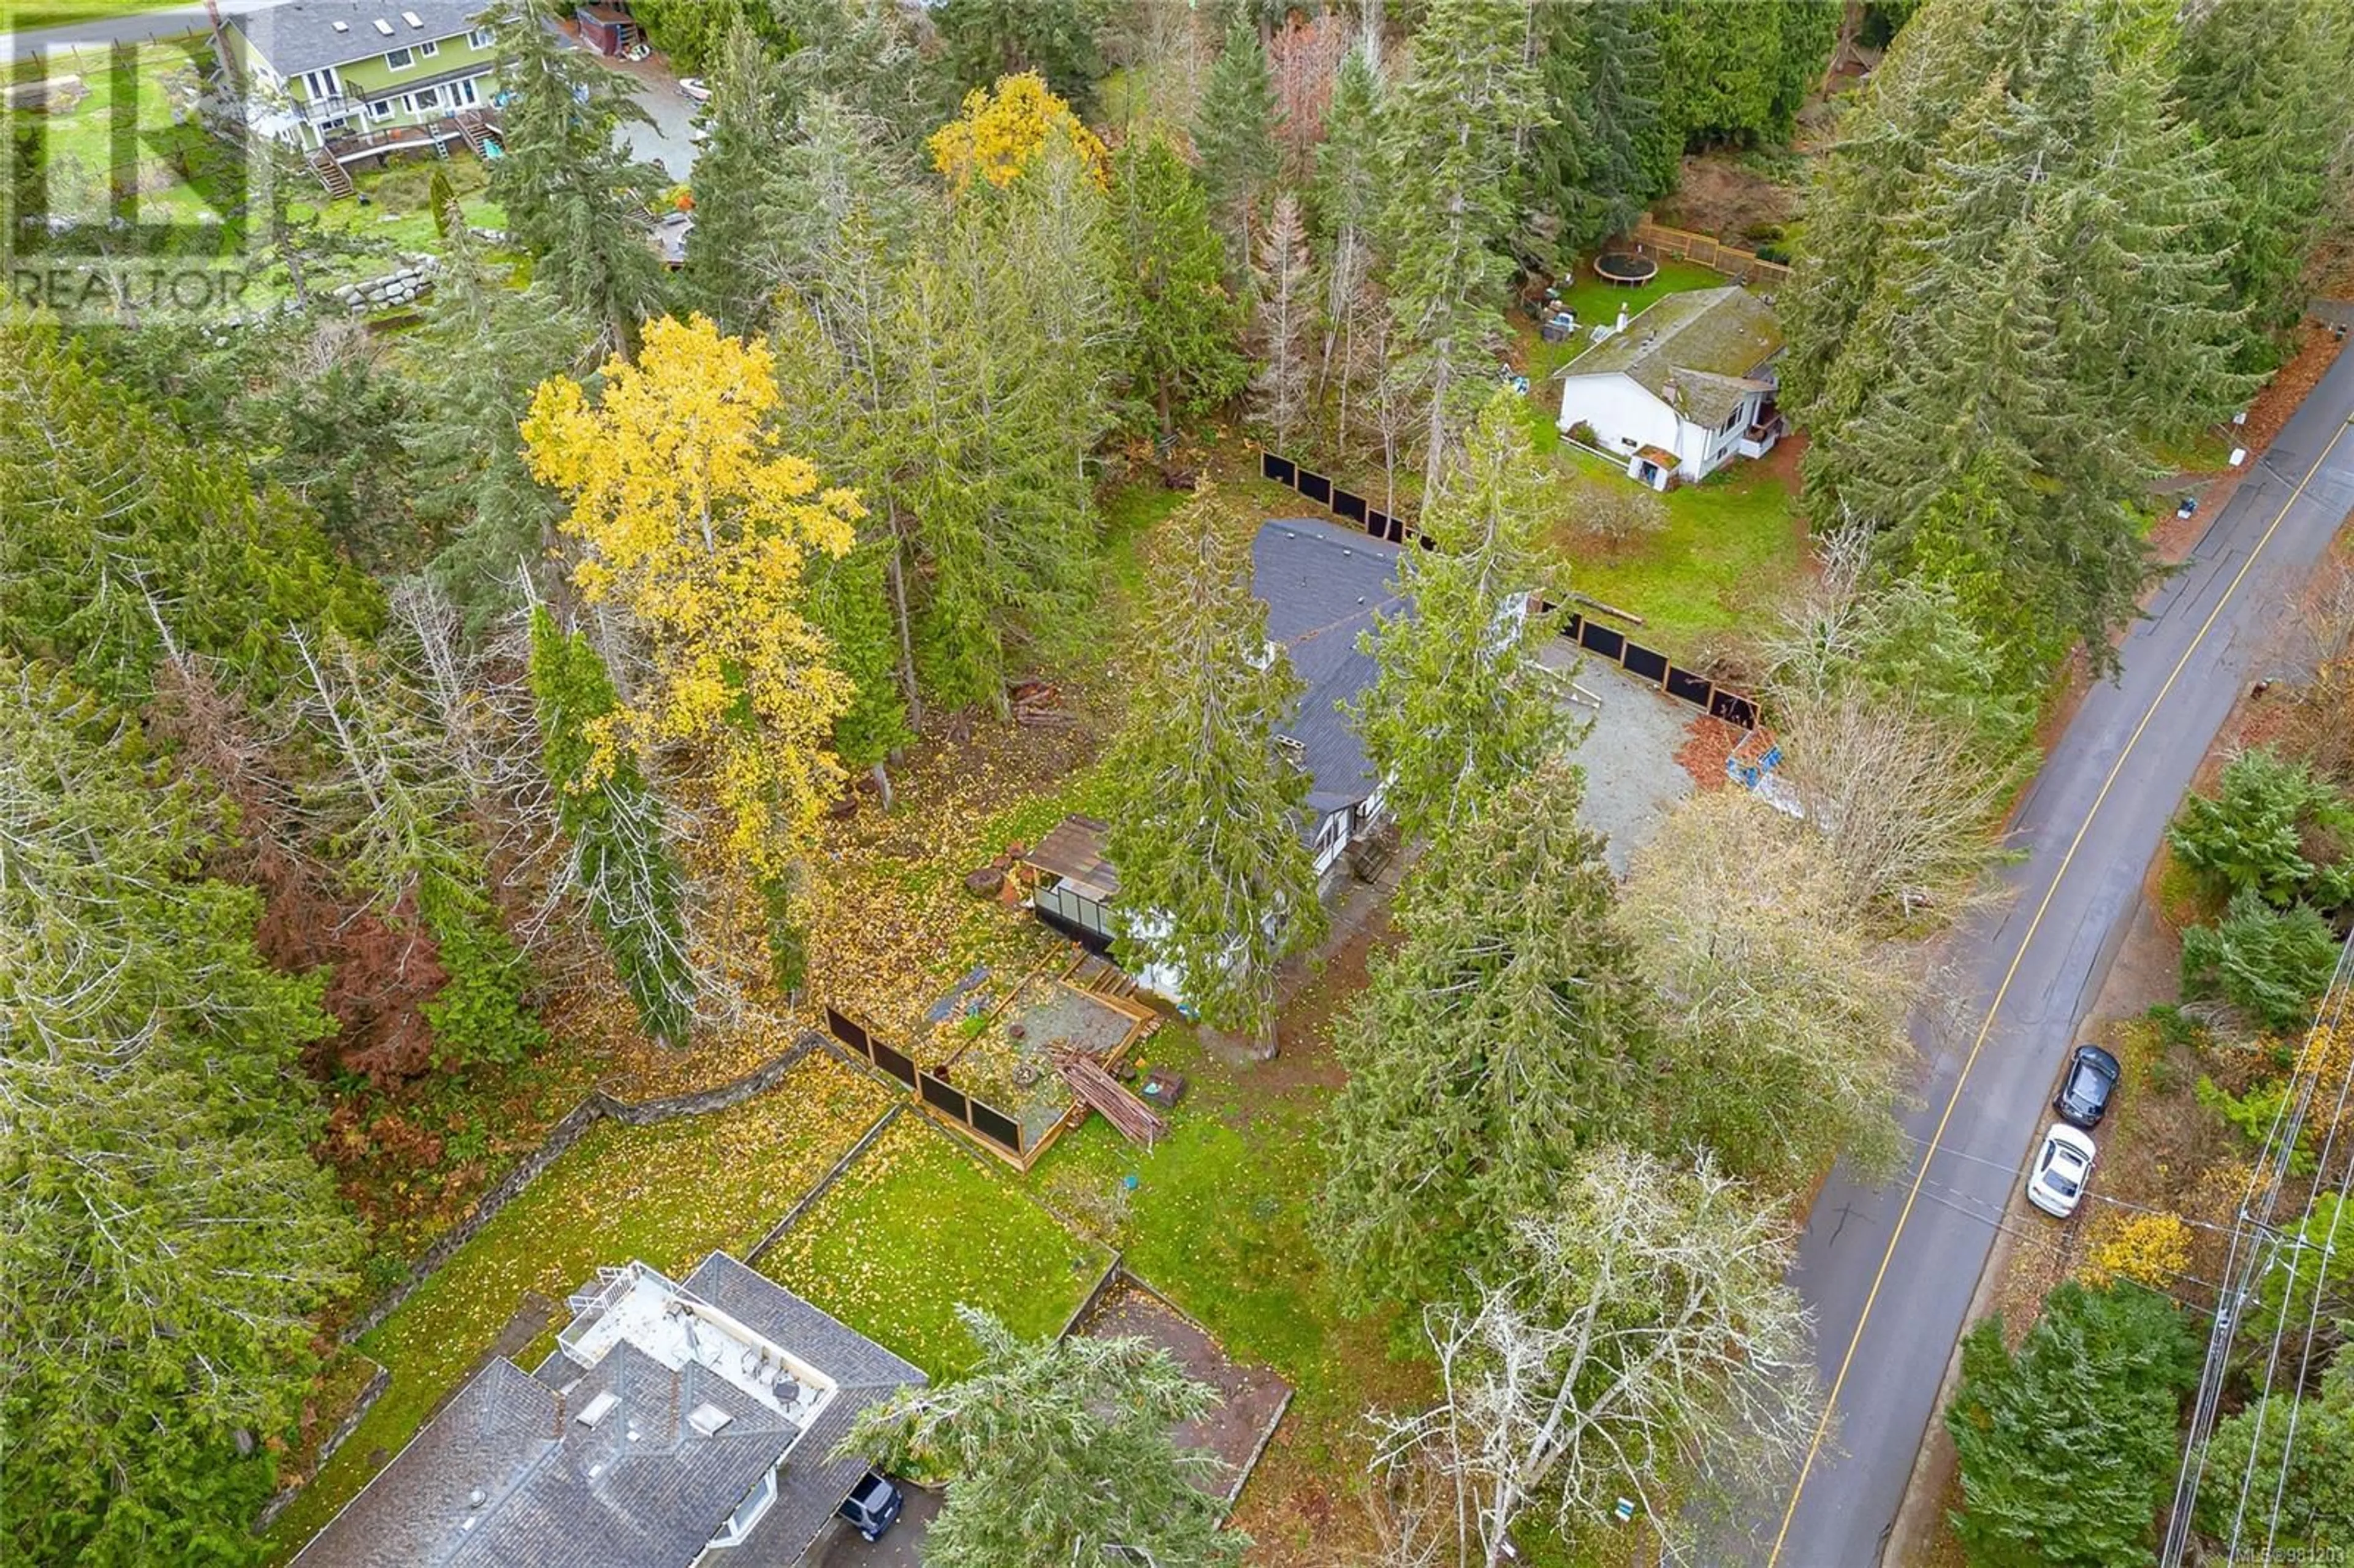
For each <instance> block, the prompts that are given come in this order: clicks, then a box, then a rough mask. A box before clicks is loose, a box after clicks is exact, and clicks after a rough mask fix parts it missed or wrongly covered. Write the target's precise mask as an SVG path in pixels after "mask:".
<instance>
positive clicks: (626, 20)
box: [572, 0, 639, 56]
mask: <svg viewBox="0 0 2354 1568" xmlns="http://www.w3.org/2000/svg"><path fill="white" fill-rule="evenodd" d="M572 19H573V21H575V22H576V23H578V24H579V27H580V41H581V42H582V43H584V44H586V45H588V47H589V48H592V49H595V50H596V51H597V52H598V53H599V54H600V55H609V56H617V55H619V54H620V53H621V52H622V51H623V50H625V49H627V48H629V47H630V46H631V45H632V44H634V43H636V42H637V41H638V37H639V28H638V22H637V18H636V17H634V16H631V15H630V8H629V6H627V5H621V4H619V3H618V0H609V3H607V4H603V5H576V6H574V7H573V10H572Z"/></svg>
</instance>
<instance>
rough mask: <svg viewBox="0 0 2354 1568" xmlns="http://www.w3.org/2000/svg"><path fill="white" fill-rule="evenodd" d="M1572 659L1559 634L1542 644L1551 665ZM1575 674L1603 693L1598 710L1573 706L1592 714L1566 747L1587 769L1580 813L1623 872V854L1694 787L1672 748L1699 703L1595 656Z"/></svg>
mask: <svg viewBox="0 0 2354 1568" xmlns="http://www.w3.org/2000/svg"><path fill="white" fill-rule="evenodd" d="M1576 660H1577V652H1576V651H1575V649H1573V648H1571V647H1570V645H1569V644H1568V643H1566V642H1564V641H1561V640H1560V639H1559V638H1555V639H1554V640H1553V643H1552V645H1551V646H1549V647H1548V648H1547V649H1546V650H1545V662H1546V664H1547V665H1549V666H1551V667H1552V668H1554V669H1566V668H1568V667H1569V666H1570V665H1572V664H1573V663H1575V662H1576ZM1575 680H1576V682H1577V683H1578V684H1579V685H1580V686H1582V687H1583V688H1585V690H1586V691H1588V692H1591V693H1593V694H1595V695H1596V696H1597V697H1599V698H1601V699H1602V706H1601V708H1600V709H1599V710H1598V711H1597V710H1596V709H1595V708H1592V707H1589V706H1587V705H1585V704H1583V703H1580V704H1578V705H1576V706H1575V710H1574V711H1575V713H1576V714H1577V715H1578V717H1580V718H1581V719H1591V720H1593V726H1592V727H1591V728H1589V729H1588V730H1587V731H1586V734H1585V739H1584V740H1582V741H1580V742H1579V743H1578V744H1577V745H1576V746H1575V747H1573V748H1572V749H1571V751H1570V754H1569V755H1570V759H1571V760H1572V761H1574V762H1575V763H1576V764H1577V765H1578V766H1579V767H1581V768H1585V806H1584V807H1583V809H1581V810H1579V812H1578V816H1579V818H1580V820H1582V821H1584V822H1585V825H1586V826H1587V827H1590V828H1592V829H1593V830H1594V831H1595V832H1598V833H1601V834H1602V835H1604V836H1605V837H1606V838H1607V839H1608V840H1609V841H1610V842H1609V845H1608V848H1607V849H1606V852H1605V857H1606V859H1607V860H1608V861H1609V862H1610V869H1611V870H1612V871H1615V872H1617V874H1619V875H1621V876H1624V875H1626V874H1627V863H1628V860H1629V859H1630V858H1631V857H1632V856H1633V855H1634V853H1635V852H1636V851H1637V850H1638V849H1640V848H1641V847H1642V846H1643V845H1645V844H1647V843H1649V842H1651V838H1652V835H1653V834H1655V833H1657V832H1659V821H1660V819H1661V818H1662V817H1664V816H1666V815H1667V813H1668V810H1669V809H1670V807H1672V806H1673V805H1674V804H1675V803H1676V802H1677V801H1679V800H1682V799H1683V798H1684V797H1685V796H1687V795H1689V794H1691V792H1692V780H1691V774H1689V773H1687V772H1685V771H1684V769H1683V768H1682V766H1681V764H1680V763H1678V762H1677V761H1676V750H1677V748H1678V747H1681V746H1682V745H1683V743H1684V740H1685V737H1686V736H1688V735H1689V734H1690V733H1691V726H1692V721H1693V720H1694V718H1695V717H1697V716H1698V715H1699V711H1700V710H1699V709H1697V708H1692V707H1689V706H1686V705H1684V704H1682V703H1680V702H1677V701H1676V700H1675V699H1673V698H1672V697H1669V696H1666V695H1664V694H1661V693H1659V691H1657V690H1655V689H1654V688H1652V687H1651V686H1650V685H1649V684H1648V683H1645V682H1642V681H1638V680H1637V679H1636V678H1635V677H1634V676H1632V675H1629V674H1628V673H1627V672H1625V671H1624V670H1621V669H1620V668H1619V667H1618V666H1617V665H1616V664H1612V663H1608V662H1605V661H1603V660H1600V659H1588V660H1586V661H1585V663H1584V664H1583V666H1582V667H1580V668H1579V669H1578V671H1577V673H1576V675H1575Z"/></svg>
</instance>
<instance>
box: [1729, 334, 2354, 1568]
mask: <svg viewBox="0 0 2354 1568" xmlns="http://www.w3.org/2000/svg"><path fill="white" fill-rule="evenodd" d="M2349 416H2354V354H2349V355H2344V356H2342V357H2340V358H2339V360H2338V363H2337V365H2336V366H2334V367H2333V368H2332V369H2331V370H2330V371H2329V373H2328V374H2327V376H2324V377H2323V379H2322V380H2321V382H2320V383H2319V385H2317V387H2315V388H2314V389H2313V391H2312V392H2311V393H2310V394H2308V395H2307V397H2306V399H2305V402H2304V403H2303V404H2302V405H2301V406H2300V407H2299V408H2298V409H2297V411H2296V415H2295V417H2294V418H2291V419H2290V420H2289V422H2288V424H2287V426H2286V427H2285V429H2283V430H2282V431H2281V433H2280V435H2279V437H2278V438H2277V439H2275V440H2274V442H2273V445H2272V448H2271V450H2269V451H2268V452H2266V454H2265V455H2264V458H2263V459H2262V460H2261V461H2259V462H2258V463H2257V464H2256V467H2255V471H2253V472H2252V473H2250V474H2248V475H2247V476H2246V478H2244V479H2243V481H2242V482H2241V483H2240V485H2239V488H2238V490H2237V491H2236V492H2235V493H2233V495H2232V498H2231V500H2230V501H2229V502H2228V503H2226V504H2225V505H2224V506H2223V508H2222V509H2221V511H2220V512H2219V513H2218V514H2216V517H2215V520H2214V521H2213V523H2212V524H2210V526H2209V528H2208V531H2207V533H2206V535H2205V536H2204V537H2202V538H2201V539H2200V542H2199V545H2198V546H2197V547H2196V549H2195V550H2194V551H2193V552H2192V555H2191V558H2190V561H2189V562H2188V563H2186V564H2185V566H2184V567H2182V569H2181V570H2180V571H2179V572H2178V573H2176V574H2175V575H2174V576H2173V577H2171V578H2170V579H2169V580H2168V582H2167V583H2166V584H2165V586H2164V587H2163V588H2161V589H2160V590H2159V591H2158V595H2157V597H2156V599H2155V601H2154V602H2153V604H2152V605H2151V607H2150V611H2149V619H2147V620H2143V621H2141V622H2139V623H2137V625H2136V626H2135V627H2134V629H2133V630H2132V633H2131V634H2130V635H2129V636H2128V637H2127V638H2126V641H2125V643H2124V645H2123V647H2122V648H2121V649H2120V654H2121V656H2122V658H2123V660H2124V664H2125V669H2124V673H2123V675H2122V676H2121V677H2120V678H2119V680H2118V681H2117V682H2115V683H2110V684H2104V685H2101V686H2098V687H2095V688H2094V690H2093V691H2092V692H2091V693H2089V694H2087V695H2086V696H2085V698H2084V704H2083V705H2082V706H2081V707H2080V708H2079V709H2078V710H2077V712H2076V715H2075V717H2074V719H2073V721H2072V722H2071V723H2070V724H2069V726H2068V727H2067V729H2066V731H2065V733H2064V734H2062V736H2061V738H2060V741H2059V744H2058V745H2057V746H2055V747H2053V748H2052V754H2051V757H2050V758H2049V760H2048V761H2047V762H2046V763H2045V765H2044V768H2043V770H2042V772H2041V774H2040V775H2039V776H2038V778H2037V779H2036V782H2035V784H2034V786H2033V788H2032V789H2031V791H2030V793H2029V795H2028V797H2027V800H2025V802H2024V803H2023V804H2022V806H2021V807H2020V813H2019V818H2018V821H2017V823H2016V827H2015V841H2016V842H2018V844H2019V845H2020V847H2022V848H2024V849H2026V850H2027V851H2028V852H2029V853H2028V856H2027V858H2026V860H2025V861H2024V862H2023V863H2020V864H2019V865H2017V866H2015V867H2013V868H2011V870H2010V872H2009V875H2008V878H2007V880H2008V882H2009V888H2010V894H2009V898H2008V901H2007V902H2006V903H2005V904H2004V905H2003V906H1999V907H1997V908H1996V909H1994V910H1993V911H1991V912H1989V913H1988V915H1987V916H1984V917H1983V918H1980V919H1978V920H1977V921H1976V922H1974V923H1973V924H1971V925H1969V926H1967V927H1965V928H1964V929H1963V930H1962V931H1961V932H1959V933H1958V934H1957V936H1956V939H1955V940H1954V941H1953V942H1952V943H1951V944H1950V945H1949V947H1948V948H1947V950H1946V959H1947V963H1948V967H1949V969H1950V973H1951V977H1952V978H1951V981H1950V983H1948V984H1947V985H1945V986H1941V987H1940V988H1939V990H1940V991H1943V992H1944V1000H1946V1001H1948V1002H1951V1003H1956V1004H1960V1007H1961V1011H1960V1012H1959V1013H1958V1015H1957V1016H1958V1022H1948V1023H1947V1024H1946V1025H1945V1026H1944V1027H1942V1028H1939V1027H1935V1026H1932V1025H1929V1024H1927V1023H1923V1024H1920V1025H1917V1026H1916V1028H1915V1031H1914V1037H1915V1039H1916V1041H1917V1042H1918V1044H1919V1045H1920V1047H1921V1051H1922V1054H1923V1056H1924V1059H1925V1063H1926V1075H1925V1082H1924V1083H1923V1084H1922V1086H1921V1092H1922V1096H1923V1098H1924V1100H1925V1106H1924V1108H1922V1109H1921V1110H1920V1111H1918V1112H1917V1113H1915V1114H1914V1115H1913V1116H1912V1117H1910V1118H1908V1119H1907V1121H1906V1124H1905V1125H1906V1128H1907V1130H1908V1131H1909V1132H1910V1133H1911V1134H1912V1137H1913V1139H1914V1151H1915V1152H1914V1160H1913V1161H1912V1162H1911V1164H1910V1166H1909V1167H1908V1169H1906V1170H1905V1171H1904V1172H1903V1174H1902V1176H1901V1177H1899V1178H1898V1179H1897V1180H1896V1181H1893V1182H1891V1183H1889V1184H1887V1185H1884V1186H1878V1187H1873V1186H1866V1185H1863V1184H1861V1183H1860V1182H1858V1181H1855V1180H1854V1179H1853V1177H1852V1176H1851V1175H1850V1174H1849V1172H1848V1171H1846V1170H1844V1169H1843V1168H1842V1169H1841V1170H1840V1171H1834V1172H1833V1174H1832V1176H1831V1179H1830V1181H1829V1183H1828V1184H1827V1185H1826V1186H1825V1187H1824V1189H1823V1191H1822V1193H1821V1195H1820V1196H1819V1197H1818V1198H1817V1199H1816V1201H1815V1204H1814V1208H1813V1211H1812V1213H1811V1216H1810V1222H1809V1224H1808V1228H1807V1232H1806V1234H1805V1235H1804V1237H1803V1238H1802V1239H1801V1241H1800V1244H1799V1249H1798V1264H1797V1270H1796V1272H1795V1273H1794V1275H1793V1276H1792V1279H1793V1283H1795V1284H1796V1285H1797V1287H1798V1289H1799V1290H1800V1292H1801V1293H1802V1294H1803V1295H1804V1296H1805V1298H1806V1299H1807V1301H1808V1304H1809V1305H1810V1306H1812V1307H1813V1308H1814V1309H1815V1312H1816V1315H1817V1319H1818V1322H1817V1332H1818V1334H1819V1346H1818V1355H1819V1361H1820V1364H1821V1368H1822V1378H1823V1383H1824V1385H1825V1386H1826V1387H1827V1388H1829V1390H1830V1391H1831V1393H1832V1395H1833V1413H1834V1422H1835V1425H1834V1428H1833V1430H1832V1431H1831V1432H1829V1435H1827V1436H1824V1437H1823V1438H1822V1440H1821V1441H1819V1444H1818V1445H1817V1447H1816V1450H1815V1452H1814V1453H1813V1454H1812V1456H1811V1457H1810V1458H1809V1459H1808V1464H1807V1467H1806V1468H1805V1471H1804V1473H1803V1474H1802V1475H1801V1477H1800V1478H1799V1479H1798V1481H1797V1486H1796V1488H1795V1489H1792V1490H1789V1491H1786V1492H1784V1493H1782V1494H1780V1495H1779V1496H1777V1497H1776V1498H1774V1499H1771V1500H1770V1501H1769V1502H1768V1503H1767V1504H1766V1505H1765V1506H1764V1507H1763V1508H1761V1509H1760V1510H1759V1512H1758V1516H1757V1517H1756V1519H1755V1533H1754V1539H1753V1541H1752V1542H1750V1543H1749V1544H1748V1546H1747V1549H1746V1552H1745V1553H1744V1552H1743V1551H1742V1550H1740V1549H1738V1548H1729V1549H1728V1550H1727V1551H1726V1552H1723V1557H1724V1558H1725V1559H1728V1560H1729V1559H1733V1558H1736V1557H1740V1556H1743V1555H1744V1554H1745V1555H1746V1557H1747V1559H1748V1560H1749V1561H1751V1562H1754V1563H1767V1564H1769V1565H1773V1568H1864V1565H1866V1564H1871V1563H1878V1562H1879V1561H1880V1560H1881V1552H1882V1549H1883V1547H1884V1545H1885V1543H1886V1541H1887V1536H1888V1531H1889V1530H1890V1529H1891V1527H1892V1525H1893V1521H1894V1519H1895V1516H1896V1511H1897V1509H1898V1506H1899V1504H1900V1503H1901V1502H1902V1501H1903V1495H1904V1489H1905V1483H1906V1479H1907V1478H1908V1477H1909V1475H1910V1474H1911V1471H1912V1468H1913V1462H1914V1454H1915V1452H1916V1450H1917V1449H1918V1448H1919V1446H1920V1444H1921V1440H1922V1438H1923V1436H1925V1433H1926V1431H1927V1428H1928V1424H1929V1423H1930V1421H1931V1420H1933V1419H1935V1417H1936V1415H1937V1414H1938V1412H1937V1411H1936V1410H1935V1403H1936V1397H1937V1391H1938V1386H1939V1383H1940V1382H1941V1380H1942V1379H1943V1377H1944V1375H1945V1372H1946V1364H1947V1361H1948V1360H1949V1359H1950V1356H1951V1354H1952V1351H1953V1348H1954V1341H1955V1340H1956V1337H1957V1336H1958V1334H1959V1332H1960V1330H1961V1329H1962V1327H1963V1322H1962V1319H1963V1317H1964V1315H1965V1313H1966V1311H1967V1306H1968V1303H1969V1300H1970V1298H1971V1295H1972V1292H1973V1290H1974V1289H1975V1287H1977V1284H1978V1277H1979V1274H1980V1272H1981V1270H1982V1269H1983V1268H1984V1266H1985V1264H1986V1261H1987V1255H1988V1252H1989V1251H1990V1250H1991V1248H1992V1246H1993V1244H1994V1240H1995V1225H1996V1224H1997V1222H1998V1221H1999V1217H2000V1216H2001V1214H2002V1213H2003V1207H2004V1203H2005V1202H2006V1201H2007V1200H2008V1199H2009V1196H2010V1189H2011V1187H2012V1185H2013V1184H2014V1183H2015V1182H2016V1181H2018V1180H2019V1179H2020V1177H2019V1174H2018V1172H2019V1171H2020V1169H2021V1168H2022V1167H2023V1166H2024V1165H2025V1163H2026V1160H2027V1158H2028V1151H2029V1149H2030V1146H2031V1144H2032V1142H2033V1140H2034V1139H2036V1137H2037V1136H2038V1135H2039V1134H2040V1133H2041V1130H2042V1128H2043V1127H2044V1125H2045V1124H2046V1122H2048V1121H2049V1119H2050V1111H2049V1107H2048V1105H2047V1103H2046V1102H2048V1100H2049V1099H2050V1098H2051V1096H2052V1092H2053V1084H2054V1081H2055V1080H2056V1079H2057V1077H2058V1075H2059V1071H2060V1065H2061V1061H2062V1057H2063V1056H2064V1055H2065V1054H2066V1052H2067V1049H2068V1047H2069V1046H2070V1045H2071V1044H2073V1042H2074V1039H2075V1035H2076V1032H2077V1029H2078V1028H2079V1026H2080V1025H2081V1023H2082V1022H2084V1014H2085V1012H2087V1011H2088V1010H2089V1009H2090V1007H2091V1006H2092V1003H2093V999H2094V997H2095V996H2096V995H2097V994H2098V992H2099V991H2100V986H2101V980H2102V977H2103V976H2104V975H2105V973H2106V972H2107V970H2108V967H2109V963H2110V960H2111V959H2113V958H2114V957H2115V952H2116V948H2117V945H2118V943H2119V942H2120V941H2122V939H2123V938H2124V936H2125V933H2126V927H2127V925H2128V923H2129V922H2130V921H2131V919H2132V917H2133V915H2134V911H2135V908H2136V905H2137V899H2138V897H2139V892H2140V882H2141V878H2142V874H2143V872H2144V870H2145V869H2146V867H2147V864H2148V863H2149V858H2150V856H2151V854H2152V853H2155V852H2156V850H2157V848H2158V839H2159V835H2160V834H2161V833H2162V832H2164V831H2165V828H2166V823H2167V821H2168V818H2169V817H2171V816H2172V814H2173V812H2174V809H2175V806H2176V803H2177V802H2178V801H2179V799H2180V798H2181V795H2182V792H2183V790H2184V789H2186V788H2188V786H2189V785H2190V779H2191V776H2192V774H2193V773H2194V772H2195V771H2196V770H2197V768H2198V766H2199V762H2200V758H2201V757H2202V756H2203V755H2204V754H2205V752H2206V750H2207V747H2208V746H2209V744H2210V743H2211V741H2212V740H2213V738H2214V736H2215V733H2216V731H2217V729H2218V728H2219V727H2220V726H2221V723H2222V721H2223V718H2224V715H2226V713H2228V712H2229V710H2230V708H2231V706H2232V700H2233V699H2234V698H2235V697H2236V696H2237V695H2238V694H2239V693H2240V692H2241V691H2242V690H2243V688H2244V687H2245V686H2246V685H2247V684H2248V683H2249V682H2250V681H2251V680H2252V679H2253V677H2254V675H2255V673H2256V670H2255V665H2256V662H2257V661H2258V660H2259V659H2260V658H2261V657H2262V656H2263V650H2264V646H2265V644H2266V642H2267V641H2269V639H2270V636H2271V633H2272V630H2273V628H2274V623H2275V622H2276V621H2277V620H2278V618H2279V616H2280V614H2281V611H2282V609H2283V607H2284V606H2285V603H2286V602H2287V601H2288V599H2290V597H2291V596H2293V595H2294V594H2295V593H2296V591H2297V588H2298V587H2299V586H2300V585H2301V584H2302V582H2303V581H2304V579H2305V577H2306V574H2307V573H2308V572H2309V571H2310V570H2311V568H2312V567H2313V565H2314V563H2315V561H2316V560H2317V558H2318V556H2320V555H2321V553H2322V551H2323V550H2324V549H2325V548H2326V547H2327V544H2328V541H2329V539H2330V536H2331V535H2332V534H2334V533H2335V531H2336V530H2337V528H2338V524H2339V522H2340V521H2341V520H2342V519H2343V518H2344V517H2345V516H2346V514H2347V512H2348V510H2349V506H2354V429H2349V428H2348V420H2349ZM1923 1150H1926V1151H1927V1154H1926V1158H1925V1159H1924V1158H1923V1157H1922V1152H1921V1151H1923ZM2093 1180H2094V1191H2095V1192H2096V1193H2097V1192H2098V1189H2099V1181H2100V1176H2099V1174H2098V1172H2097V1171H2096V1172H2095V1173H2094V1178H2093ZM2031 1218H2032V1219H2033V1221H2034V1223H2035V1224H2048V1223H2051V1222H2047V1221H2044V1220H2042V1219H2041V1217H2040V1216H2031Z"/></svg>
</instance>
